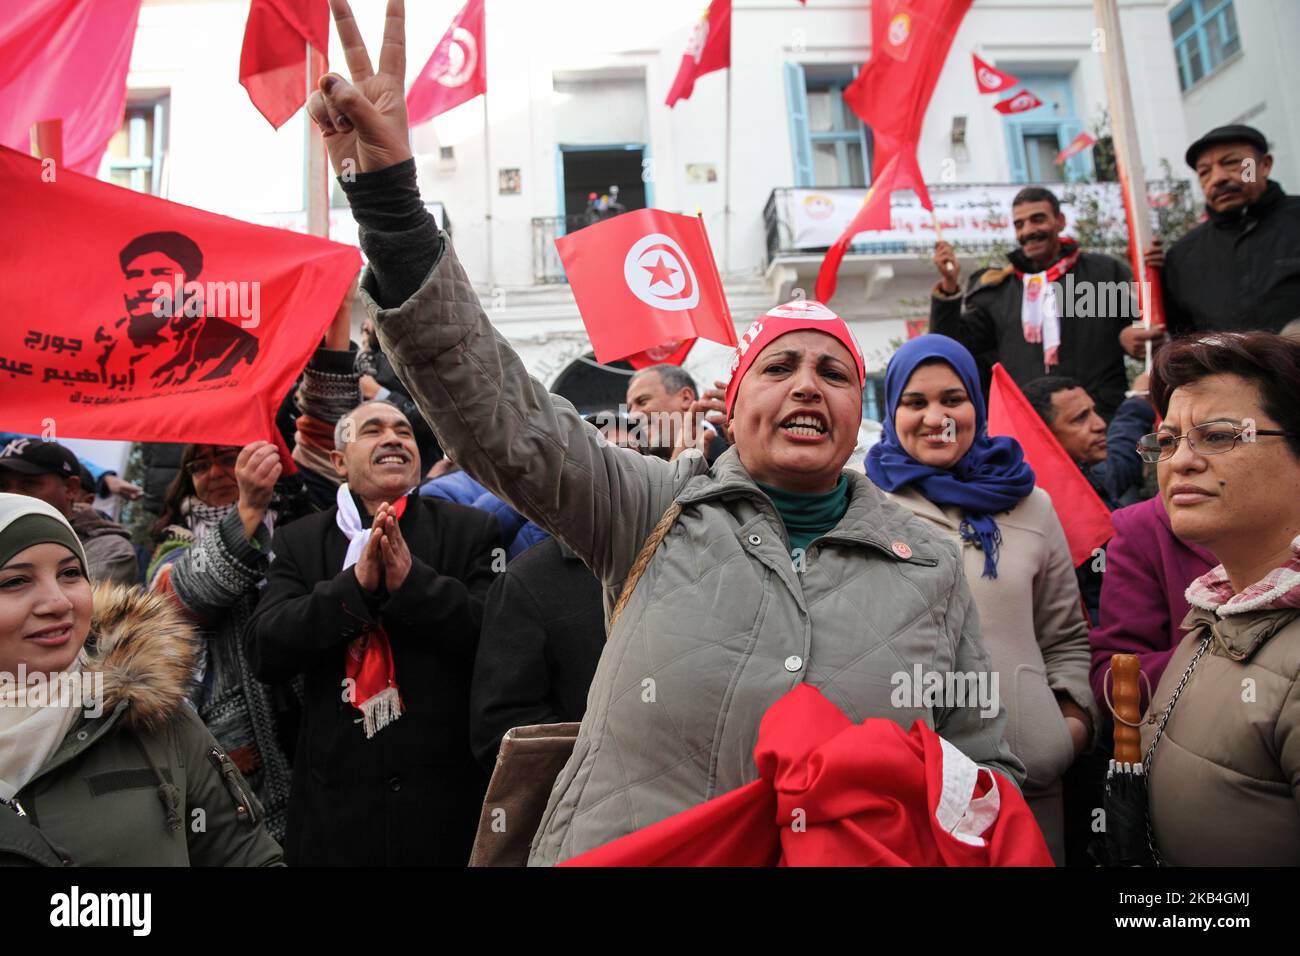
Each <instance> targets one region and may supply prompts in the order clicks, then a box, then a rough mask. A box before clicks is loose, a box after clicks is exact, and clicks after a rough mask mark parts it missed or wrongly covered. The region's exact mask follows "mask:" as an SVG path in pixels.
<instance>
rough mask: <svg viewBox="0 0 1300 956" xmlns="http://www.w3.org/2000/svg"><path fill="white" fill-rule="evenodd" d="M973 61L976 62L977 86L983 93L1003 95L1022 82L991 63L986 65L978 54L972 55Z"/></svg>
mask: <svg viewBox="0 0 1300 956" xmlns="http://www.w3.org/2000/svg"><path fill="white" fill-rule="evenodd" d="M971 59H972V60H974V61H975V85H976V86H978V87H979V91H980V92H981V93H1001V92H1002V91H1003V90H1009V89H1011V87H1013V86H1015V85H1016V84H1017V83H1019V82H1020V81H1019V80H1018V79H1016V78H1015V77H1014V76H1012V75H1011V74H1010V73H1003V72H1002V71H1001V70H999V69H998V68H997V67H996V66H993V65H992V64H991V63H985V62H984V61H983V60H981V59H980V58H979V56H978V55H977V54H974V53H972V54H971Z"/></svg>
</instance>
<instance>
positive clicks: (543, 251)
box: [533, 214, 592, 284]
mask: <svg viewBox="0 0 1300 956" xmlns="http://www.w3.org/2000/svg"><path fill="white" fill-rule="evenodd" d="M591 224H592V220H591V219H590V218H588V217H587V215H586V214H583V215H579V216H534V217H533V282H535V283H538V284H548V283H554V282H568V281H569V280H568V279H567V278H565V275H564V266H563V265H562V264H561V263H560V254H559V253H558V252H557V251H556V249H555V240H556V239H558V238H560V236H565V235H568V234H569V233H571V232H577V231H578V230H579V229H581V228H582V227H583V226H590V225H591Z"/></svg>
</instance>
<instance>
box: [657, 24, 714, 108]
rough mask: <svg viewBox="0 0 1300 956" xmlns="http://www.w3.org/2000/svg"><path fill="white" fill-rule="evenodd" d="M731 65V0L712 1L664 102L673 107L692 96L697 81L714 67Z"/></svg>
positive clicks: (687, 48)
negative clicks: (679, 101)
mask: <svg viewBox="0 0 1300 956" xmlns="http://www.w3.org/2000/svg"><path fill="white" fill-rule="evenodd" d="M729 66H731V0H713V2H712V3H710V4H709V9H707V10H705V11H704V13H703V14H702V15H701V16H700V19H699V22H697V23H696V24H695V30H694V32H693V33H691V41H690V43H688V44H687V45H686V52H685V53H683V54H682V65H681V66H680V67H679V68H678V70H677V78H676V79H675V80H673V86H672V89H670V90H669V91H668V98H667V99H666V100H664V103H665V104H666V105H668V106H672V105H673V104H674V103H676V102H677V101H678V100H684V99H687V98H688V97H690V95H691V93H692V91H694V89H695V81H696V80H698V79H699V78H700V77H702V76H703V75H704V74H706V73H712V72H713V71H714V70H725V69H727V68H728V67H729Z"/></svg>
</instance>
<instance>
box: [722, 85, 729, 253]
mask: <svg viewBox="0 0 1300 956" xmlns="http://www.w3.org/2000/svg"><path fill="white" fill-rule="evenodd" d="M725 122H726V124H727V128H726V130H725V137H724V141H725V144H726V145H725V149H724V155H723V165H725V166H726V170H725V172H724V173H723V176H724V179H725V182H724V184H723V196H722V274H723V275H724V276H726V275H728V274H730V272H731V66H730V64H728V66H727V116H726V120H725Z"/></svg>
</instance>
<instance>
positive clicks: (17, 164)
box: [0, 149, 361, 445]
mask: <svg viewBox="0 0 1300 956" xmlns="http://www.w3.org/2000/svg"><path fill="white" fill-rule="evenodd" d="M43 172H44V170H43V167H42V165H41V163H40V162H38V161H37V160H35V159H32V158H31V157H28V156H23V155H21V154H19V153H16V152H14V151H12V150H9V149H0V194H3V195H4V197H5V200H4V201H5V212H6V214H7V221H8V222H9V225H10V228H7V229H5V230H3V231H0V288H3V289H4V290H5V304H6V313H5V320H4V322H2V323H0V423H2V424H3V427H5V428H8V429H9V430H11V431H18V432H26V433H29V434H42V433H48V430H49V429H50V428H54V429H57V432H56V433H57V434H62V435H69V436H76V437H82V438H115V439H123V440H132V441H163V442H204V443H212V444H219V445H242V444H245V443H246V442H249V441H253V440H255V439H271V440H275V436H276V435H277V434H278V432H277V431H276V429H275V427H274V425H273V424H272V422H273V419H274V416H275V411H276V409H277V408H278V407H279V404H280V401H281V399H283V398H284V396H285V394H286V393H287V392H288V391H289V388H290V386H291V385H292V384H293V382H294V379H295V378H297V376H298V373H299V372H300V371H301V370H302V368H303V366H304V365H306V364H307V359H308V358H309V357H310V356H311V353H312V351H313V350H314V349H315V348H316V346H317V344H318V343H319V342H320V339H321V336H322V335H323V334H324V332H325V329H326V328H327V327H328V325H329V324H330V320H331V319H332V317H333V315H334V312H335V310H336V309H337V308H338V305H339V302H340V301H341V300H342V298H343V294H344V292H345V291H346V290H347V287H348V284H349V283H350V282H351V281H352V279H353V277H354V276H356V274H357V271H358V269H359V268H360V266H361V255H360V253H359V252H358V251H357V250H356V249H354V248H353V247H351V246H345V245H341V244H339V243H336V242H330V241H328V240H326V239H319V238H317V237H315V236H303V235H298V234H297V233H291V232H285V231H284V230H280V229H270V228H267V227H265V226H253V225H249V224H248V223H244V222H239V221H238V220H235V219H227V218H226V217H225V216H218V215H215V214H213V213H209V212H202V211H201V210H198V209H191V208H190V207H188V206H182V205H179V204H178V203H171V202H167V201H165V200H162V199H158V198H155V197H153V196H146V195H142V194H140V193H137V192H132V191H131V190H129V189H121V188H119V187H117V186H113V185H110V184H108V183H101V182H99V181H97V180H94V179H91V178H89V177H86V176H79V175H77V174H76V173H60V174H59V175H58V178H57V179H56V180H54V181H45V178H44V177H43V176H42V173H43ZM277 443H278V442H277Z"/></svg>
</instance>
